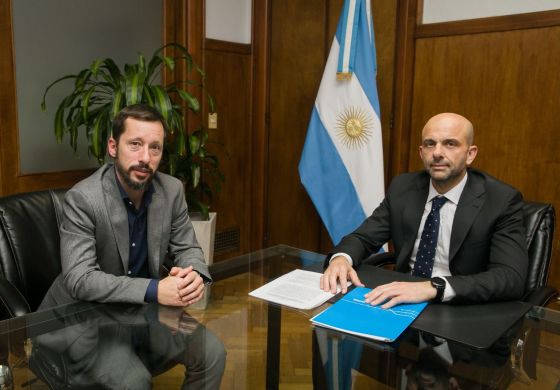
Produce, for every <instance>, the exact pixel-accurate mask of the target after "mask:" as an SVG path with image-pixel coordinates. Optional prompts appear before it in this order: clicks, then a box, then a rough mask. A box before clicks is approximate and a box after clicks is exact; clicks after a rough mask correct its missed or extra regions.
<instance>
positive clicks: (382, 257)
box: [362, 252, 396, 267]
mask: <svg viewBox="0 0 560 390" xmlns="http://www.w3.org/2000/svg"><path fill="white" fill-rule="evenodd" d="M395 261H396V260H395V254H394V253H392V252H382V253H374V254H373V255H371V256H369V257H368V258H366V259H365V260H363V261H362V264H368V265H373V266H375V267H384V266H386V265H391V264H395Z"/></svg>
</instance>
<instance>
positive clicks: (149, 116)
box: [112, 104, 167, 142]
mask: <svg viewBox="0 0 560 390" xmlns="http://www.w3.org/2000/svg"><path fill="white" fill-rule="evenodd" d="M127 118H132V119H136V120H139V121H144V122H160V123H161V124H162V126H163V137H164V138H165V134H167V123H165V119H163V116H162V115H161V114H160V112H159V111H158V110H156V109H155V108H153V107H150V106H148V105H146V104H132V105H130V106H127V107H125V108H123V109H122V110H121V111H120V112H119V113H118V114H117V116H115V119H113V132H112V137H113V139H114V140H115V141H117V142H118V141H119V138H120V137H121V135H122V133H124V130H125V128H124V123H125V121H126V120H127Z"/></svg>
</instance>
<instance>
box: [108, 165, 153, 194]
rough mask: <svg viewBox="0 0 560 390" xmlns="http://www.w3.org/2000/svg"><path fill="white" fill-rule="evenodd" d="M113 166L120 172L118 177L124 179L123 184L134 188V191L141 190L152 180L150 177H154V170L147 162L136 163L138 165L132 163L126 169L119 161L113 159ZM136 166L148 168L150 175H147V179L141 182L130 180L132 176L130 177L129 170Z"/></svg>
mask: <svg viewBox="0 0 560 390" xmlns="http://www.w3.org/2000/svg"><path fill="white" fill-rule="evenodd" d="M115 167H116V168H117V171H118V172H119V174H120V177H121V178H122V179H123V180H124V184H126V185H127V187H129V188H131V189H133V190H135V191H143V190H144V189H145V188H146V187H147V186H148V184H150V183H151V182H152V179H153V177H154V171H153V170H152V169H151V168H150V167H149V166H148V165H147V164H138V165H133V166H131V167H130V168H129V169H128V171H127V170H126V169H125V168H124V167H123V166H122V165H121V164H120V163H119V160H118V159H115ZM136 168H140V169H149V171H150V176H148V179H147V180H146V181H145V182H143V183H140V182H137V181H134V180H132V177H130V172H131V171H132V170H133V169H136Z"/></svg>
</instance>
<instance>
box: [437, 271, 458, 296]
mask: <svg viewBox="0 0 560 390" xmlns="http://www.w3.org/2000/svg"><path fill="white" fill-rule="evenodd" d="M440 278H442V279H443V280H445V289H444V290H443V297H442V298H441V301H442V302H449V301H450V300H452V299H453V298H455V296H456V295H457V294H456V293H455V290H454V289H453V287H451V284H449V282H448V281H447V279H446V278H445V276H440Z"/></svg>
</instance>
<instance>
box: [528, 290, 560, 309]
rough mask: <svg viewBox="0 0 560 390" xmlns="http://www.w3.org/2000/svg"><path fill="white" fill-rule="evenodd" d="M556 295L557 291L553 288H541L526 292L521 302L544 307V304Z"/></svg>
mask: <svg viewBox="0 0 560 390" xmlns="http://www.w3.org/2000/svg"><path fill="white" fill-rule="evenodd" d="M557 295H558V291H557V290H556V289H555V288H552V287H549V286H543V287H539V288H536V289H534V290H533V291H530V292H528V293H527V294H526V295H525V297H523V301H525V302H528V303H530V304H532V305H536V306H546V304H547V303H548V302H549V301H550V300H551V299H552V298H554V297H555V296H557Z"/></svg>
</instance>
